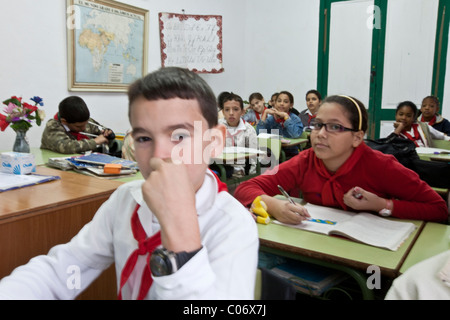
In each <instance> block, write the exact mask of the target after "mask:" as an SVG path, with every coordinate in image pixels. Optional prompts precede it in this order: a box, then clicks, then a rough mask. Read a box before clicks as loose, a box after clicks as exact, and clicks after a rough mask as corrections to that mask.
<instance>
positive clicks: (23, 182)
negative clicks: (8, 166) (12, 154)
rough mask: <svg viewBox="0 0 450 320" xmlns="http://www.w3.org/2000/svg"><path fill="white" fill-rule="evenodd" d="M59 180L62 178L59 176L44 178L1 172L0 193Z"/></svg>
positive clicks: (34, 175) (35, 175)
mask: <svg viewBox="0 0 450 320" xmlns="http://www.w3.org/2000/svg"><path fill="white" fill-rule="evenodd" d="M59 179H60V177H58V176H42V175H38V174H30V175H17V174H10V173H3V172H0V192H3V191H7V190H13V189H18V188H23V187H28V186H33V185H35V184H39V183H44V182H48V181H53V180H59Z"/></svg>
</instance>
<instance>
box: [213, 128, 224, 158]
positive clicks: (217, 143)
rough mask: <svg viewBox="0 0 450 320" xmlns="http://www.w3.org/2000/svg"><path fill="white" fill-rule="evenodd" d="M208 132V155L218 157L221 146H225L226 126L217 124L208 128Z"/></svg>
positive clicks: (220, 152) (221, 149)
mask: <svg viewBox="0 0 450 320" xmlns="http://www.w3.org/2000/svg"><path fill="white" fill-rule="evenodd" d="M209 132H210V141H211V143H210V145H209V148H210V157H211V158H214V157H218V156H219V155H221V154H222V151H223V148H224V147H225V139H226V132H227V128H226V127H225V125H223V124H218V125H217V126H215V127H214V128H211V129H210V130H209Z"/></svg>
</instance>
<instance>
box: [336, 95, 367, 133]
mask: <svg viewBox="0 0 450 320" xmlns="http://www.w3.org/2000/svg"><path fill="white" fill-rule="evenodd" d="M340 97H344V98H347V99H349V100H350V101H352V102H353V103H354V105H355V106H356V109H358V114H359V127H358V131H359V130H361V127H362V113H361V107H360V106H359V104H358V103H357V102H356V101H355V99H353V98H351V97H349V96H340Z"/></svg>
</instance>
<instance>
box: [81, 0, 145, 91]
mask: <svg viewBox="0 0 450 320" xmlns="http://www.w3.org/2000/svg"><path fill="white" fill-rule="evenodd" d="M84 3H88V2H87V1H84ZM114 11H116V12H114ZM121 13H122V14H121ZM78 14H79V27H78V28H77V29H76V30H75V41H74V42H75V54H76V61H75V74H76V77H75V81H76V82H81V83H107V84H129V83H132V82H134V81H135V80H136V79H139V78H140V77H142V75H143V74H142V70H143V63H144V56H143V55H144V49H143V45H144V41H143V39H144V28H145V23H144V19H143V18H140V17H139V16H137V15H129V14H126V13H124V12H123V11H119V12H117V10H114V9H112V8H109V7H105V6H101V7H100V8H97V9H92V8H91V7H89V6H81V5H80V6H79V10H78Z"/></svg>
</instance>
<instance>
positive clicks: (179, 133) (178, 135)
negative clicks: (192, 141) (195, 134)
mask: <svg viewBox="0 0 450 320" xmlns="http://www.w3.org/2000/svg"><path fill="white" fill-rule="evenodd" d="M189 137H190V133H189V131H187V130H184V129H179V130H175V131H174V132H173V133H172V137H171V140H172V141H183V140H184V139H187V138H189Z"/></svg>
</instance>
